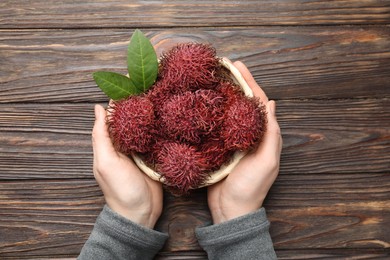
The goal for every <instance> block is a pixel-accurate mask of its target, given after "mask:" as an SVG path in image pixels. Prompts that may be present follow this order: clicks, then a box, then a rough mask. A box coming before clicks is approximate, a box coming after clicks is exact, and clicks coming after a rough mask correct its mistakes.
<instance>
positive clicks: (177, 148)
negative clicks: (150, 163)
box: [156, 142, 208, 194]
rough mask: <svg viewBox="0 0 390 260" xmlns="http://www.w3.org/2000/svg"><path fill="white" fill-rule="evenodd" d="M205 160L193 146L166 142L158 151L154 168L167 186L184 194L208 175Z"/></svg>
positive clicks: (197, 185) (202, 181)
mask: <svg viewBox="0 0 390 260" xmlns="http://www.w3.org/2000/svg"><path fill="white" fill-rule="evenodd" d="M206 168H207V162H206V161H205V158H204V157H203V156H202V154H201V153H200V152H198V151H197V150H196V148H195V147H193V146H190V145H188V144H183V143H177V142H168V143H165V144H164V145H162V147H161V150H160V151H159V152H158V156H157V163H156V169H157V171H158V172H159V173H160V174H161V175H162V176H163V177H164V178H165V180H166V183H167V184H168V186H169V187H171V188H173V189H176V190H178V191H179V193H182V194H185V193H187V192H188V191H189V190H190V189H193V188H197V187H199V186H200V185H202V184H203V183H204V181H205V179H206V178H207V177H208V174H207V172H206V171H205V169H206Z"/></svg>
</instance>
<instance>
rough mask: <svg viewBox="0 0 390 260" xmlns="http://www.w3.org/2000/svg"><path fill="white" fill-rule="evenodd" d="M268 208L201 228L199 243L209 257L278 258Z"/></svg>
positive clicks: (198, 233)
mask: <svg viewBox="0 0 390 260" xmlns="http://www.w3.org/2000/svg"><path fill="white" fill-rule="evenodd" d="M269 225H270V224H269V221H268V220H267V217H266V214H265V210H264V208H261V209H260V210H258V211H256V212H253V213H250V214H247V215H244V216H241V217H238V218H235V219H232V220H229V221H226V222H223V223H221V224H216V225H211V226H207V227H202V228H198V229H197V230H196V235H197V237H198V241H199V244H200V245H201V247H202V248H203V249H204V250H205V251H206V252H207V254H208V257H209V259H211V260H212V259H224V260H225V259H276V254H275V251H274V248H273V244H272V240H271V236H270V234H269V231H268V230H269Z"/></svg>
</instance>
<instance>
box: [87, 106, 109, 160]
mask: <svg viewBox="0 0 390 260" xmlns="http://www.w3.org/2000/svg"><path fill="white" fill-rule="evenodd" d="M106 116H107V112H106V110H105V109H104V108H103V107H102V106H101V105H95V124H94V126H93V130H92V146H93V153H94V155H95V157H100V156H104V155H103V154H107V153H111V152H115V149H114V146H113V144H112V142H111V139H110V135H109V133H108V127H107V124H106Z"/></svg>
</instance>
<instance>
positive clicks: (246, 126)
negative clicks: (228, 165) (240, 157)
mask: <svg viewBox="0 0 390 260" xmlns="http://www.w3.org/2000/svg"><path fill="white" fill-rule="evenodd" d="M266 118H267V117H266V111H265V106H264V105H261V104H260V101H259V100H258V99H255V98H247V97H245V96H241V97H238V98H237V100H236V101H235V102H233V103H232V104H231V105H230V106H229V107H227V108H226V111H225V120H224V122H223V126H222V130H221V138H222V139H223V140H224V142H225V147H226V149H228V150H241V151H245V150H249V149H252V148H254V146H255V145H256V144H258V143H259V141H260V139H261V138H262V137H263V135H264V133H265V131H266V120H267V119H266Z"/></svg>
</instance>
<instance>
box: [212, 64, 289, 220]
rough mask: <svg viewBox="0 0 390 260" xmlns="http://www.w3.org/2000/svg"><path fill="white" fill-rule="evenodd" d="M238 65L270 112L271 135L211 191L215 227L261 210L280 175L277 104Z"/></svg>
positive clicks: (241, 65)
mask: <svg viewBox="0 0 390 260" xmlns="http://www.w3.org/2000/svg"><path fill="white" fill-rule="evenodd" d="M234 65H235V66H236V68H237V69H238V70H239V71H240V72H241V74H242V75H243V77H244V79H245V81H246V82H247V83H248V85H249V86H250V88H251V89H252V91H253V93H254V95H255V96H256V97H259V98H260V100H261V101H262V103H263V104H265V106H266V109H267V120H268V123H267V131H266V133H265V135H264V138H263V140H262V142H261V144H260V145H259V147H258V148H257V150H256V151H253V152H251V153H248V154H247V155H246V156H244V157H243V158H242V159H241V161H240V162H239V163H238V164H237V166H236V167H235V168H234V169H233V170H232V172H231V173H230V174H229V175H228V176H227V177H226V178H225V179H224V180H222V181H220V182H218V183H216V184H214V185H212V186H210V187H209V188H208V204H209V208H210V211H211V215H212V218H213V222H214V224H218V223H221V222H224V221H228V220H231V219H233V218H237V217H239V216H243V215H246V214H248V213H251V212H254V211H256V210H258V209H259V208H260V207H261V206H262V204H263V201H264V199H265V197H266V195H267V193H268V190H269V189H270V188H271V186H272V184H273V182H274V181H275V179H276V177H277V175H278V173H279V162H280V154H281V150H282V137H281V133H280V128H279V125H278V122H277V121H276V116H275V102H274V101H269V100H268V97H267V96H266V95H265V93H264V92H263V90H262V89H261V88H260V86H259V85H258V84H257V83H256V81H255V80H254V78H253V77H252V75H251V73H250V72H249V70H248V69H247V67H246V66H245V65H244V64H243V63H241V62H235V63H234Z"/></svg>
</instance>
